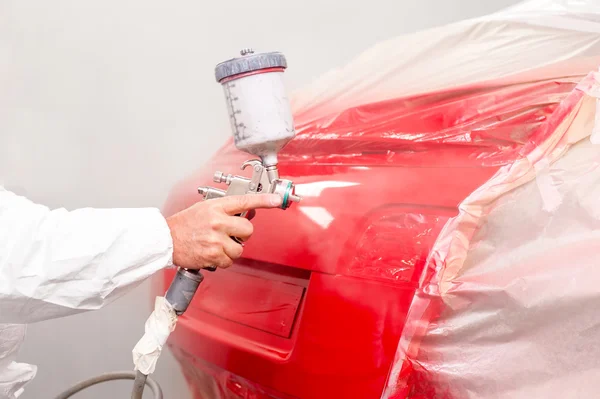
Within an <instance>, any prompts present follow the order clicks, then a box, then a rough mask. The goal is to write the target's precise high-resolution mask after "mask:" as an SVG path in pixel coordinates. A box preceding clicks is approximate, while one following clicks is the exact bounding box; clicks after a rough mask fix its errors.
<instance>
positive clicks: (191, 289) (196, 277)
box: [55, 267, 216, 399]
mask: <svg viewBox="0 0 600 399" xmlns="http://www.w3.org/2000/svg"><path fill="white" fill-rule="evenodd" d="M215 269H216V268H215V267H210V268H206V269H205V270H208V271H215ZM202 280H204V276H203V275H202V273H200V272H199V271H198V270H187V269H181V268H180V269H178V270H177V274H176V275H175V278H174V279H173V282H171V285H170V286H169V289H168V290H167V293H166V294H165V298H164V299H165V300H166V302H167V303H168V305H169V306H170V308H171V309H172V310H171V311H172V312H173V313H175V315H177V316H181V315H182V314H183V313H184V312H185V311H186V310H187V308H188V306H189V304H190V302H191V301H192V298H193V297H194V294H195V293H196V291H197V290H198V287H199V286H200V283H201V282H202ZM150 317H151V318H152V315H151V316H150ZM167 336H168V334H167ZM166 338H167V337H164V340H165V341H166ZM143 339H144V338H142V340H143ZM163 343H164V342H163ZM138 344H139V343H138ZM156 357H158V355H156ZM156 357H155V358H154V359H153V360H154V361H156V360H157V359H156ZM136 366H137V364H136ZM117 380H133V390H132V391H131V399H142V395H143V394H144V388H145V387H146V385H147V386H148V387H150V389H151V390H152V393H153V394H154V398H155V399H163V393H162V389H161V388H160V385H158V383H157V382H156V381H154V380H153V379H151V378H149V377H148V375H146V374H144V373H143V372H141V371H139V370H138V371H119V372H114V373H106V374H102V375H99V376H97V377H93V378H90V379H88V380H84V381H81V382H79V383H77V384H76V385H74V386H73V387H71V388H69V389H68V390H66V391H64V392H62V393H61V394H59V395H58V396H57V397H56V398H55V399H67V398H70V397H72V396H73V395H75V394H76V393H78V392H81V391H83V390H85V389H87V388H89V387H91V386H94V385H97V384H100V383H104V382H109V381H117Z"/></svg>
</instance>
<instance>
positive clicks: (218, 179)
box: [213, 171, 227, 183]
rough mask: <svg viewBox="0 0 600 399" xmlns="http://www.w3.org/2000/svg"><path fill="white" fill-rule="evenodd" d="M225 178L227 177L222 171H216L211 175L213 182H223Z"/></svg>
mask: <svg viewBox="0 0 600 399" xmlns="http://www.w3.org/2000/svg"><path fill="white" fill-rule="evenodd" d="M226 180H227V177H225V176H224V175H223V172H219V171H216V172H215V174H214V176H213V181H214V182H215V183H224V182H225V181H226Z"/></svg>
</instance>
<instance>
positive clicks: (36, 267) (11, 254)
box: [0, 187, 173, 324]
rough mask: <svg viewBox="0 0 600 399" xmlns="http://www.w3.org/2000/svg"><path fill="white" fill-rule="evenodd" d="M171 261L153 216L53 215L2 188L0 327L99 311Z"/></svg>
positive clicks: (115, 212)
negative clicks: (2, 324)
mask: <svg viewBox="0 0 600 399" xmlns="http://www.w3.org/2000/svg"><path fill="white" fill-rule="evenodd" d="M172 254H173V242H172V239H171V234H170V231H169V228H168V226H167V223H166V220H165V219H164V217H163V216H162V215H161V213H160V211H159V210H158V209H154V208H143V209H89V208H84V209H78V210H75V211H71V212H69V211H67V210H65V209H56V210H50V209H48V208H47V207H45V206H42V205H38V204H35V203H33V202H31V201H30V200H28V199H26V198H23V197H20V196H17V195H15V194H14V193H11V192H9V191H7V190H5V189H4V188H2V187H0V323H17V324H25V323H32V322H36V321H41V320H46V319H51V318H56V317H62V316H67V315H71V314H74V313H78V312H82V311H85V310H93V309H98V308H101V307H103V306H104V305H106V304H107V303H108V302H110V301H112V300H114V299H115V298H117V297H119V296H121V295H122V294H124V293H126V292H127V291H129V290H130V289H132V288H133V287H135V286H136V285H137V284H138V283H140V282H142V281H143V280H144V279H146V278H148V277H149V276H151V275H152V274H154V273H155V272H157V271H159V270H161V269H163V268H165V267H167V266H171V265H172Z"/></svg>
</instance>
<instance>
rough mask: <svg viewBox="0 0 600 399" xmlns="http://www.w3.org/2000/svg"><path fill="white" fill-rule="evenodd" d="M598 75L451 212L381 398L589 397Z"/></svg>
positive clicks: (596, 347) (596, 338)
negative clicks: (516, 156)
mask: <svg viewBox="0 0 600 399" xmlns="http://www.w3.org/2000/svg"><path fill="white" fill-rule="evenodd" d="M598 79H599V75H598V74H597V73H593V74H590V75H589V76H588V77H587V78H585V79H584V80H583V81H582V82H581V83H580V84H579V86H578V87H577V88H576V89H575V90H574V91H573V92H572V93H571V94H570V95H569V96H568V97H567V98H566V99H565V100H564V101H563V102H562V103H561V105H560V106H559V107H558V109H557V110H556V111H555V112H554V114H553V115H552V116H551V117H550V118H549V119H548V121H547V122H546V123H545V124H544V125H543V126H542V127H541V131H542V132H543V138H540V141H539V142H530V143H528V144H527V145H526V146H524V147H523V151H522V155H523V156H522V157H521V158H519V159H518V160H516V161H515V162H513V163H511V164H509V165H506V166H504V167H502V168H501V169H500V170H499V171H498V173H497V174H496V175H495V176H494V177H493V178H492V179H490V180H489V181H488V182H487V183H485V184H484V185H483V186H481V187H480V188H479V189H478V190H476V191H475V192H474V193H472V194H471V195H470V196H469V197H468V198H467V199H466V200H465V201H464V202H463V203H462V204H461V205H460V213H459V216H457V217H456V218H454V219H452V220H451V221H450V222H448V223H447V224H446V226H445V227H444V229H443V230H442V232H441V233H440V235H439V236H438V239H437V241H436V243H435V245H434V248H433V250H432V251H431V253H430V257H429V259H428V262H427V265H426V270H425V271H424V274H423V277H422V281H421V283H420V288H419V290H418V292H417V295H416V297H415V299H414V301H413V304H412V305H411V309H410V311H409V314H408V320H407V322H406V325H405V328H404V331H403V334H402V338H401V342H400V345H399V350H398V353H397V357H396V361H395V362H394V368H393V370H392V373H391V375H390V378H389V385H388V388H387V391H386V394H385V395H384V397H385V398H405V397H410V398H428V399H434V398H444V399H449V398H502V399H504V398H554V397H560V398H584V397H596V396H597V394H598V386H597V381H598V380H599V378H600V361H599V360H598V359H600V312H598V304H599V303H600V289H599V285H598V281H600V274H599V272H598V270H599V269H598V248H600V202H599V198H600V147H599V146H597V145H594V144H592V143H591V141H590V140H589V136H590V134H591V133H592V131H593V127H594V119H595V114H596V102H597V96H598V94H600V84H599V81H598Z"/></svg>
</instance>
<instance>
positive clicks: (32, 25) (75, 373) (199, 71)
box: [0, 0, 516, 399]
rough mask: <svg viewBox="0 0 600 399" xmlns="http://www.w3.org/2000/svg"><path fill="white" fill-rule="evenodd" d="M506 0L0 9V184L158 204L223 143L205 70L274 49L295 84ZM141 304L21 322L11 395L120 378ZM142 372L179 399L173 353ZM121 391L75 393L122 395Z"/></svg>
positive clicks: (62, 200) (144, 299)
mask: <svg viewBox="0 0 600 399" xmlns="http://www.w3.org/2000/svg"><path fill="white" fill-rule="evenodd" d="M515 2H516V1H515V0H493V1H492V0H486V1H482V0H454V1H448V0H419V1H406V0H388V1H386V0H370V1H353V0H346V1H339V0H304V1H284V0H253V1H240V0H230V1H221V2H208V1H201V0H179V1H171V2H168V1H156V0H120V1H109V0H85V1H84V0H70V1H68V0H60V1H59V0H54V1H47V0H46V1H44V0H38V1H32V0H4V1H2V2H0V177H2V178H4V182H5V184H6V185H7V186H8V187H9V188H11V189H13V190H15V191H17V192H19V193H21V194H25V195H27V196H29V197H30V198H31V199H33V200H35V201H39V202H42V203H44V204H46V205H49V206H52V207H58V206H65V207H67V208H69V209H72V208H75V207H81V206H96V207H128V206H161V204H162V203H163V201H164V199H165V196H166V194H167V191H168V190H169V188H170V186H171V185H172V184H173V183H174V182H175V181H176V180H177V179H179V178H181V177H183V176H185V175H186V174H187V173H189V172H190V171H192V170H194V169H195V168H197V167H198V166H199V165H201V164H202V163H203V162H204V161H205V160H206V159H207V157H208V156H209V155H210V154H211V153H212V152H213V151H214V150H215V149H216V148H217V147H218V146H219V145H220V144H221V143H222V142H223V141H224V140H225V138H226V137H227V135H228V134H229V130H228V125H227V123H228V120H227V117H226V113H225V106H224V100H223V97H222V93H221V91H220V87H219V85H218V84H216V83H215V81H214V78H213V68H214V65H215V64H216V63H217V62H220V61H222V60H225V59H227V58H230V57H232V56H235V55H237V52H238V50H239V49H240V48H243V47H254V48H256V49H257V50H263V51H270V50H279V51H283V52H284V53H285V54H286V56H287V57H288V63H289V65H290V68H289V70H288V71H287V72H286V75H287V79H288V83H289V87H290V88H291V89H293V88H294V87H297V86H298V85H302V84H303V83H306V82H309V81H310V80H312V79H313V78H315V77H316V76H317V75H319V74H321V73H323V72H325V71H326V70H328V69H329V68H332V67H335V66H338V65H340V64H342V63H344V62H346V61H348V60H349V59H351V58H352V57H353V56H354V55H356V54H358V53H359V52H360V51H362V50H364V49H365V48H367V47H369V46H370V45H371V44H373V43H375V42H377V41H378V40H381V39H386V38H389V37H391V36H394V35H397V34H400V33H404V32H410V31H415V30H417V29H422V28H426V27H431V26H434V25H437V24H440V23H444V22H450V21H455V20H457V19H461V18H466V17H471V16H477V15H481V14H484V13H487V12H490V11H495V10H497V9H500V8H502V7H504V6H506V5H509V4H513V3H515ZM149 303H150V297H149V294H148V288H147V286H146V285H144V286H142V287H140V288H139V289H137V290H136V291H134V292H132V293H131V294H130V295H128V296H127V297H125V298H124V299H122V300H120V301H118V302H116V303H114V304H113V305H111V306H109V307H108V308H106V309H103V310H102V311H98V312H94V313H88V314H83V315H79V316H75V317H71V318H65V319H61V320H54V321H50V322H45V323H40V324H38V325H34V326H31V328H30V331H29V335H28V338H27V341H26V343H25V346H24V348H23V351H22V352H21V359H22V360H23V361H27V362H33V363H35V364H38V365H39V366H40V370H39V373H38V377H37V378H36V380H35V381H34V382H33V383H32V384H31V385H30V386H29V388H28V390H27V391H26V393H25V394H24V395H23V398H25V399H33V398H36V399H38V398H49V397H52V396H53V395H55V394H56V393H57V392H58V391H59V390H60V389H61V388H63V387H66V386H69V385H70V384H72V383H73V382H75V381H77V380H79V379H83V378H87V377H89V376H92V375H94V374H97V373H100V372H104V371H108V370H114V369H130V368H131V349H132V348H133V346H134V344H135V342H136V341H137V339H138V338H139V337H140V336H141V334H142V332H143V323H144V321H145V319H146V317H147V315H148V314H149ZM155 377H156V378H157V379H158V380H159V381H160V382H161V384H162V385H163V387H164V390H165V394H166V397H167V398H186V397H187V394H186V392H187V390H186V388H185V387H184V382H183V378H182V377H181V375H180V372H179V370H178V367H177V365H176V364H175V363H174V362H173V360H172V358H171V356H170V354H166V355H165V356H164V357H163V358H162V359H161V362H160V363H159V366H158V371H157V373H156V374H155ZM129 386H130V384H129V383H116V384H114V385H111V386H108V387H104V388H97V389H94V390H92V391H91V394H90V395H88V396H82V397H86V398H92V399H93V398H104V397H117V396H119V397H128V396H127V395H128V392H129ZM111 393H112V394H113V396H107V395H109V394H111ZM121 395H122V396H121ZM147 397H150V396H149V395H148V396H147Z"/></svg>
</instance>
